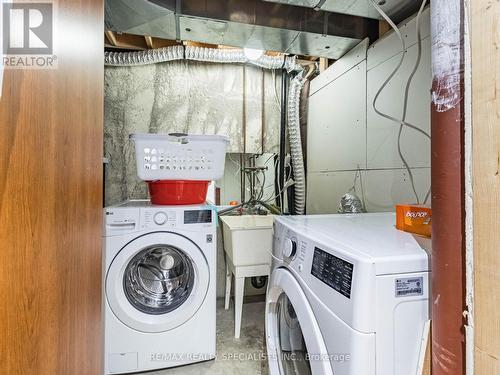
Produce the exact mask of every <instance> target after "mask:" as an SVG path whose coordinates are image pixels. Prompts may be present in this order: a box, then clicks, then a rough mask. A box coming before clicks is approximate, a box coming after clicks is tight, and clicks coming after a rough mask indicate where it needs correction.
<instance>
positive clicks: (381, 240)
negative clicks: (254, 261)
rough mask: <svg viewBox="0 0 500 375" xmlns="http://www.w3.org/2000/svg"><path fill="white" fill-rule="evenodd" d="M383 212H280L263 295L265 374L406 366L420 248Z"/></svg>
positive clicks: (415, 340) (423, 312)
mask: <svg viewBox="0 0 500 375" xmlns="http://www.w3.org/2000/svg"><path fill="white" fill-rule="evenodd" d="M394 223H395V215H394V214H392V213H379V214H357V215H316V216H286V217H285V216H281V217H277V218H276V220H275V226H274V244H273V264H272V271H271V277H270V281H269V286H268V294H267V301H266V336H267V337H266V339H267V351H268V359H269V368H270V375H291V374H297V375H307V374H312V375H415V374H416V373H417V368H418V365H419V359H420V358H421V357H420V355H421V351H422V350H425V348H424V349H421V348H422V347H423V346H424V345H422V338H423V333H424V331H425V327H426V323H427V321H428V319H429V305H428V299H429V276H430V273H429V258H428V254H427V252H426V251H424V250H423V249H422V247H421V246H420V245H419V244H418V243H417V242H416V240H415V238H414V237H413V236H412V235H410V234H408V233H404V232H401V231H398V230H396V229H395V227H394Z"/></svg>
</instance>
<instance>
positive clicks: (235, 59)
mask: <svg viewBox="0 0 500 375" xmlns="http://www.w3.org/2000/svg"><path fill="white" fill-rule="evenodd" d="M182 59H186V60H195V61H205V62H213V63H233V64H235V63H236V64H238V63H239V64H252V65H255V66H258V67H260V68H264V69H284V70H286V71H287V72H288V73H291V72H294V71H295V72H298V74H297V75H296V76H295V77H294V78H293V79H292V81H291V83H290V89H289V93H288V103H287V111H288V135H289V143H290V154H291V160H292V167H293V175H294V180H295V184H294V188H295V202H294V204H295V214H297V215H303V214H304V212H305V203H306V177H305V167H304V156H303V152H302V142H301V135H300V94H301V91H302V87H303V86H304V83H305V82H306V81H307V79H308V78H309V76H310V75H311V73H312V72H314V70H315V68H314V69H312V68H311V69H310V70H309V71H308V72H307V73H305V72H304V69H303V68H302V66H301V65H300V64H298V63H297V61H296V58H295V56H285V55H283V56H269V55H265V54H264V55H262V56H261V57H259V58H258V59H256V60H250V59H248V58H247V57H246V56H245V54H244V52H243V50H241V49H216V48H205V47H193V46H172V47H164V48H158V49H152V50H148V51H138V52H106V53H105V54H104V64H105V65H108V66H137V65H148V64H156V63H160V62H167V61H174V60H182Z"/></svg>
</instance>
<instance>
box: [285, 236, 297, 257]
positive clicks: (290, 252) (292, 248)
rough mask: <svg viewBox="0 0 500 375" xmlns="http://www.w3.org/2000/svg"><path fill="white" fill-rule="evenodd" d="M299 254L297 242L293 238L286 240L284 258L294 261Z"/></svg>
mask: <svg viewBox="0 0 500 375" xmlns="http://www.w3.org/2000/svg"><path fill="white" fill-rule="evenodd" d="M296 254H297V242H295V240H293V239H291V238H287V239H286V240H285V248H284V250H283V256H284V257H285V258H289V259H293V258H295V255H296Z"/></svg>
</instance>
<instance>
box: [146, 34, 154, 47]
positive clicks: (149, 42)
mask: <svg viewBox="0 0 500 375" xmlns="http://www.w3.org/2000/svg"><path fill="white" fill-rule="evenodd" d="M144 40H145V41H146V45H147V46H148V48H149V49H153V48H155V47H154V43H153V37H151V36H149V35H144Z"/></svg>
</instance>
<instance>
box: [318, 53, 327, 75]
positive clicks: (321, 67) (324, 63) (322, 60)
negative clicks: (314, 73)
mask: <svg viewBox="0 0 500 375" xmlns="http://www.w3.org/2000/svg"><path fill="white" fill-rule="evenodd" d="M328 66H329V62H328V58H326V57H320V58H319V72H320V74H321V73H323V72H324V71H325V70H327V69H328Z"/></svg>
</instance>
